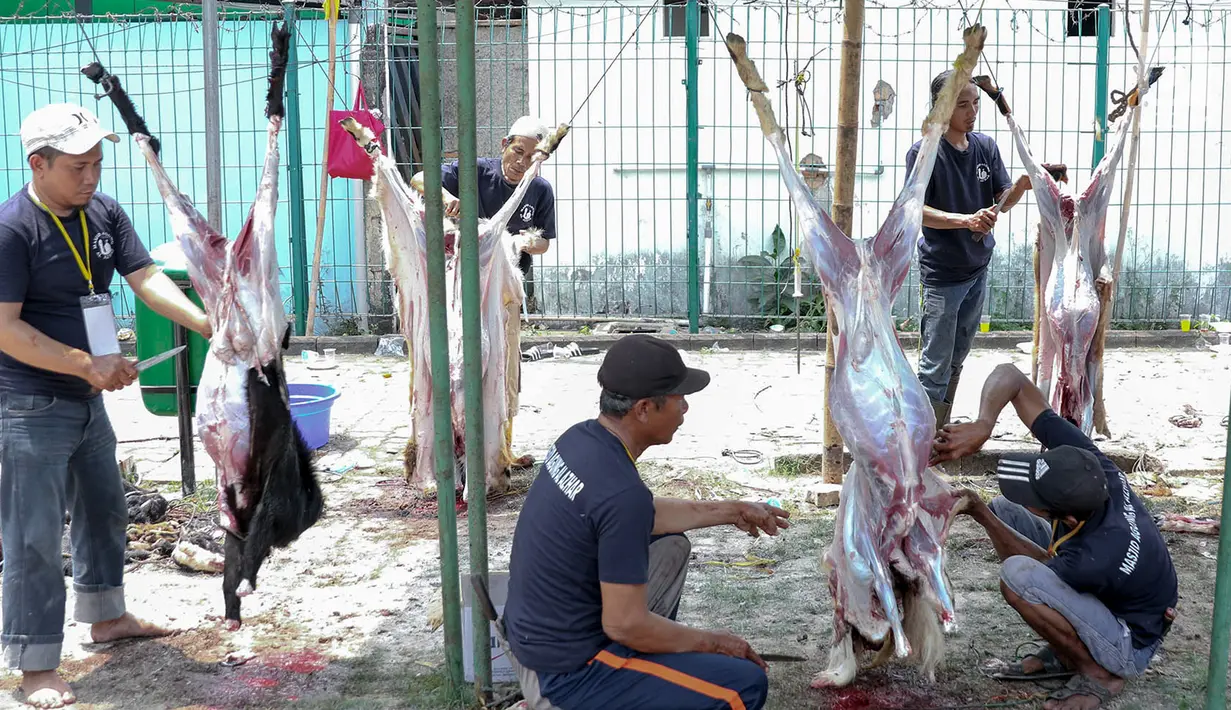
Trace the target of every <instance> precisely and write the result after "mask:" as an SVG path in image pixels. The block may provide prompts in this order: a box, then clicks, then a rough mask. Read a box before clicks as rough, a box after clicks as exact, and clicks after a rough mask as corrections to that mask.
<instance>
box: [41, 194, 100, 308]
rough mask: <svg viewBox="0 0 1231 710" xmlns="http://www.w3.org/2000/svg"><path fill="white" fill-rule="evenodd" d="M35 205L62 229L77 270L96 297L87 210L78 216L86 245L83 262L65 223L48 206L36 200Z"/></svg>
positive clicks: (81, 211)
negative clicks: (91, 265)
mask: <svg viewBox="0 0 1231 710" xmlns="http://www.w3.org/2000/svg"><path fill="white" fill-rule="evenodd" d="M34 204H36V205H38V206H39V207H42V208H43V211H44V212H46V213H47V214H49V215H51V219H52V220H53V221H54V222H55V223H56V226H57V227H59V228H60V234H62V235H64V242H65V243H66V244H68V248H69V249H71V250H72V252H73V258H74V259H76V260H77V268H78V269H81V275H82V276H84V277H85V282H86V284H88V285H89V287H90V295H91V296H93V295H94V272H93V270H92V269H91V267H90V228H89V227H88V226H87V225H86V222H85V210H84V209H82V210H79V211H78V212H77V215H78V216H79V217H81V237H82V240H83V242H84V244H85V261H82V260H81V252H79V251H77V245H75V244H73V240H72V239H69V237H68V230H67V229H65V228H64V223H63V222H61V221H60V218H59V217H57V216H56V213H55V212H52V211H51V210H49V209H47V205H44V204H43V203H42V202H39V201H37V200H35V202H34Z"/></svg>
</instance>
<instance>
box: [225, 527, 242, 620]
mask: <svg viewBox="0 0 1231 710" xmlns="http://www.w3.org/2000/svg"><path fill="white" fill-rule="evenodd" d="M225 553H226V567H225V569H224V570H223V572H222V599H223V602H224V604H225V607H226V620H227V628H228V629H229V630H231V631H237V630H239V627H240V625H241V624H242V623H243V622H242V621H241V620H240V616H239V607H240V599H239V597H240V595H239V594H238V593H237V591H236V590H237V588H238V587H239V584H240V581H239V580H240V577H241V576H242V575H243V560H244V541H243V540H241V539H239V538H238V537H236V536H235V535H232V534H231V533H230V532H228V533H226V541H225Z"/></svg>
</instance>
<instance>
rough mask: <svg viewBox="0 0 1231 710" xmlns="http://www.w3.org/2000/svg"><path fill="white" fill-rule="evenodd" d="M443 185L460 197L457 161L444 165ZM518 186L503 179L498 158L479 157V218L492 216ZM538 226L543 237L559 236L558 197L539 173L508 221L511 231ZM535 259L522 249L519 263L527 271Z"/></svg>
mask: <svg viewBox="0 0 1231 710" xmlns="http://www.w3.org/2000/svg"><path fill="white" fill-rule="evenodd" d="M440 169H441V186H442V187H444V189H446V190H448V191H449V192H450V193H452V194H453V195H456V196H459V197H460V196H461V189H460V188H459V187H458V175H457V161H456V160H454V161H453V162H452V163H449V164H447V165H442V166H441V167H440ZM516 189H517V185H516V184H514V183H511V182H509V181H508V180H505V179H504V171H503V170H502V169H501V168H500V160H499V159H498V158H479V208H480V209H479V217H481V218H483V219H491V218H492V216H494V215H495V214H496V212H498V211H499V210H500V208H501V207H503V206H504V203H505V202H508V201H509V198H510V197H512V196H513V191H514V190H516ZM529 227H536V228H538V229H541V230H543V238H544V239H555V238H556V198H555V195H554V194H553V193H552V191H551V183H549V182H547V180H546V179H545V178H544V177H543V176H542V175H538V176H536V177H535V178H534V181H533V182H531V183H530V189H529V190H527V191H526V196H525V197H524V198H523V199H522V203H521V204H520V205H518V207H517V211H515V212H514V213H513V218H512V219H510V220H509V226H508V230H509V232H510V233H512V234H516V233H518V232H520V231H521V230H523V229H527V228H529ZM533 261H534V260H533V258H532V257H531V256H530V255H529V254H527V253H525V252H522V254H521V258H520V260H519V261H518V264H517V265H518V266H519V267H520V268H521V271H522V273H523V274H524V273H526V272H527V271H528V270H529V269H530V265H531V264H532V263H533Z"/></svg>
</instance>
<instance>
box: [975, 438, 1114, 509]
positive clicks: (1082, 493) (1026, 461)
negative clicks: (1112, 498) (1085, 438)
mask: <svg viewBox="0 0 1231 710" xmlns="http://www.w3.org/2000/svg"><path fill="white" fill-rule="evenodd" d="M996 483H998V484H999V485H1000V492H1001V493H1003V494H1004V497H1005V498H1008V499H1009V500H1011V501H1013V502H1014V503H1017V504H1018V505H1024V506H1026V507H1028V508H1039V509H1041V510H1047V511H1051V512H1054V513H1060V514H1067V513H1081V512H1087V511H1091V510H1097V509H1098V508H1099V507H1101V506H1102V505H1103V503H1104V502H1106V500H1107V474H1106V473H1104V472H1103V466H1102V464H1101V463H1100V462H1099V459H1098V457H1097V456H1095V455H1094V453H1093V452H1091V451H1088V450H1086V449H1082V448H1079V447H1076V446H1058V447H1056V448H1054V449H1050V450H1048V451H1044V452H1043V453H1038V454H1036V453H1021V454H1005V455H1004V457H1002V458H1001V459H1000V461H999V462H998V463H997V464H996Z"/></svg>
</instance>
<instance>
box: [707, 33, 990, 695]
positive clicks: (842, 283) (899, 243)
mask: <svg viewBox="0 0 1231 710" xmlns="http://www.w3.org/2000/svg"><path fill="white" fill-rule="evenodd" d="M986 36H987V31H986V29H984V28H983V27H980V26H979V25H974V26H972V27H970V28H968V29H967V30H966V31H965V32H964V33H963V39H964V40H965V45H966V46H965V50H964V51H963V52H962V54H961V56H959V57H958V59H957V61H956V62H955V65H954V66H955V72H954V74H953V76H951V78H950V79H949V80H948V83H947V84H946V85H945V87H944V89H943V90H942V92H941V94H940V97H939V99H938V100H937V102H936V105H935V106H934V107H933V109H932V112H931V114H930V115H929V116H928V118H927V120H926V122H925V123H924V126H923V135H924V138H923V144H922V149H921V151H920V155H919V159H918V161H917V162H916V163H915V166H914V168H913V170H912V172H911V174H910V176H909V177H908V179H907V181H906V185H905V187H903V188H902V191H901V193H900V194H899V195H898V198H897V200H896V201H895V202H894V204H893V207H892V208H891V209H890V212H889V216H888V217H887V218H886V220H885V223H884V224H883V225H882V226H881V228H880V230H879V231H878V232H877V233H876V235H875V236H873V237H871V238H869V239H859V240H853V239H851V238H849V237H848V236H847V235H845V234H843V233H842V231H841V230H840V229H838V227H837V225H835V224H834V223H833V221H832V220H831V219H830V218H829V215H828V214H826V213H825V212H824V211H823V210H822V209H820V207H819V205H818V204H817V202H816V200H815V199H814V197H813V196H812V194H811V192H810V191H809V190H808V188H807V186H806V185H805V184H804V181H803V180H802V178H801V177H800V176H799V174H798V173H797V172H796V171H795V169H794V167H793V164H792V161H791V157H790V153H789V151H788V150H787V146H786V136H785V135H784V134H783V132H782V129H781V128H780V127H779V125H778V123H777V122H776V120H775V119H774V115H773V111H772V109H771V108H770V106H769V101H768V99H767V98H766V96H765V94H766V92H767V91H768V87H767V86H766V84H765V83H764V81H763V80H762V79H761V77H760V76H759V75H758V73H757V70H756V68H755V65H754V64H753V63H752V61H751V60H749V59H748V58H747V55H746V54H745V43H744V40H743V39H742V38H740V37H739V36H737V35H728V37H727V47H728V50H729V51H730V53H731V57H732V59H733V60H734V61H735V64H736V68H737V71H738V73H739V75H740V78H741V80H742V81H743V83H744V85H745V86H746V87H747V88H748V89H749V90H750V92H751V93H750V98H751V100H752V103H753V106H754V107H755V108H756V111H757V114H758V117H759V119H760V123H761V129H762V132H763V133H764V134H765V136H766V138H767V139H768V141H769V143H770V145H771V146H772V147H773V149H774V152H775V153H776V154H777V157H778V163H779V169H780V172H781V174H782V178H783V181H784V182H785V183H786V186H787V190H788V191H789V193H790V196H791V200H792V202H793V203H794V204H795V208H796V210H797V214H798V216H799V221H800V224H801V226H802V228H803V232H804V235H805V238H804V250H805V257H806V258H807V260H808V262H809V263H810V264H811V265H812V268H813V269H814V270H815V271H816V273H817V275H818V277H819V278H820V281H821V285H822V287H823V288H824V291H825V297H826V302H827V303H828V304H829V308H830V309H832V312H833V314H834V317H835V319H836V322H837V326H838V327H837V332H836V334H835V336H834V345H835V348H836V350H835V355H836V365H837V367H836V370H835V373H834V378H833V384H832V387H833V390H832V391H831V392H828V393H826V394H827V396H828V397H829V406H830V408H831V411H832V416H833V417H834V419H835V421H836V423H837V428H838V431H839V432H840V433H841V435H842V439H843V441H844V442H845V443H846V446H847V447H848V448H849V449H850V451H851V454H852V457H853V459H854V461H853V463H852V465H851V467H850V470H849V471H848V472H847V474H846V479H845V482H844V483H843V486H842V493H841V496H840V501H839V508H838V520H837V523H836V530H835V533H834V540H833V543H832V545H831V546H830V547H829V549H828V551H827V552H826V553H825V557H824V561H825V567H826V569H827V571H828V577H829V589H830V592H831V593H832V595H833V599H834V637H833V643H832V645H831V647H830V654H829V667H828V669H827V670H825V671H824V672H822V673H819V674H817V675H816V677H815V678H814V679H813V682H812V684H813V686H815V687H821V686H841V685H845V684H847V683H849V682H850V681H851V680H852V679H853V678H854V677H855V674H856V671H857V656H856V653H857V651H858V650H861V649H877V648H879V649H881V653H880V654H879V656H878V658H877V662H878V663H879V662H882V661H884V660H888V659H889V658H890V657H892V656H896V657H898V658H906V657H912V658H913V659H914V660H916V661H917V662H918V663H919V665H920V667H921V668H922V670H923V673H924V674H925V675H926V676H928V677H929V679H932V678H934V669H935V668H936V666H937V665H938V664H939V662H940V660H941V656H942V653H943V647H944V644H943V631H942V629H941V623H942V622H943V623H944V625H945V626H946V627H948V626H949V625H950V624H951V623H952V622H953V619H954V604H953V597H952V594H951V592H950V587H949V582H948V579H947V575H946V573H945V555H944V541H945V539H946V537H947V536H948V529H949V524H950V522H951V521H952V519H953V516H954V515H955V514H956V512H957V504H958V502H959V501H960V497H959V496H958V495H957V493H956V492H955V491H954V490H953V489H952V488H950V487H949V486H948V485H947V484H946V483H945V482H944V481H942V480H941V479H940V478H939V476H938V475H937V474H936V473H935V472H934V471H933V470H932V469H929V468H928V466H927V462H928V459H929V456H930V453H931V449H932V441H933V437H934V434H935V427H936V418H935V413H934V412H933V410H932V406H931V403H930V402H929V400H928V396H927V393H926V392H925V391H924V390H923V387H922V385H920V383H919V380H918V378H917V377H916V376H915V374H914V372H913V370H912V369H911V367H910V363H909V362H908V361H907V359H906V355H905V353H904V352H903V351H902V348H901V345H900V344H899V343H898V340H897V333H896V329H895V326H894V322H893V318H892V315H891V310H890V309H891V305H892V303H893V299H894V297H895V296H896V295H897V293H898V290H899V289H900V288H901V286H902V284H903V282H904V281H905V280H906V276H907V272H908V270H909V268H910V263H911V257H912V253H913V250H914V244H915V239H916V238H917V236H918V234H919V231H920V229H921V227H922V220H923V199H924V192H925V190H926V188H927V184H928V181H929V180H930V179H931V175H932V169H933V166H934V165H935V162H936V153H937V149H938V147H939V143H940V140H941V137H942V135H943V134H944V132H945V128H946V127H947V125H948V122H949V116H950V115H951V114H952V112H953V108H954V106H955V104H956V98H957V93H958V91H959V89H960V88H961V87H962V86H963V85H965V84H966V83H967V82H968V81H969V78H970V73H971V69H972V68H973V67H974V66H975V64H976V63H977V61H978V57H979V52H980V51H981V50H982V47H983V42H984V40H985V38H986Z"/></svg>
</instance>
